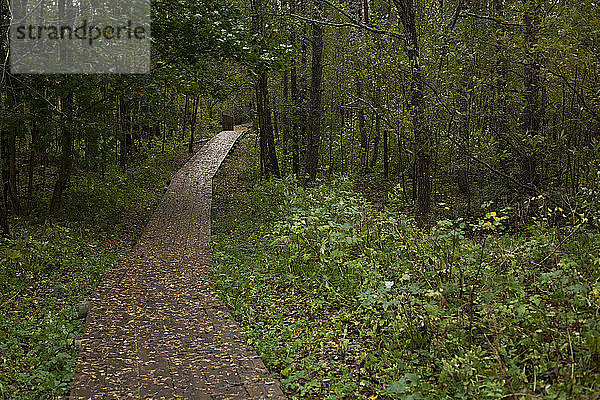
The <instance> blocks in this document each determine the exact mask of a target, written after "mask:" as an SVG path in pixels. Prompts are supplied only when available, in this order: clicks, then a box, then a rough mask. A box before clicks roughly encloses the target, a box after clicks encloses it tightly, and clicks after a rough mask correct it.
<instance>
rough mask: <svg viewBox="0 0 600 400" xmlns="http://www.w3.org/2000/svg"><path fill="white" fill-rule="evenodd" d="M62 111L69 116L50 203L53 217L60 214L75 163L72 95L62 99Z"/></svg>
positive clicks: (63, 131)
mask: <svg viewBox="0 0 600 400" xmlns="http://www.w3.org/2000/svg"><path fill="white" fill-rule="evenodd" d="M61 110H62V112H63V113H64V114H65V115H66V116H67V119H66V120H65V121H64V123H63V127H62V129H61V132H62V154H61V157H60V169H59V172H58V178H57V180H56V184H55V185H54V192H53V193H52V200H51V202H50V214H52V215H57V214H58V213H59V212H60V207H61V203H62V198H63V193H64V191H65V189H66V188H67V183H68V182H69V178H70V176H71V166H72V163H73V132H72V130H73V128H72V126H71V124H72V123H73V121H72V120H71V118H70V117H71V115H72V110H73V94H72V93H71V94H69V95H67V96H65V97H64V98H63V99H62V104H61Z"/></svg>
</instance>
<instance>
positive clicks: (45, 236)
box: [0, 149, 182, 400]
mask: <svg viewBox="0 0 600 400" xmlns="http://www.w3.org/2000/svg"><path fill="white" fill-rule="evenodd" d="M181 161H182V158H181V157H180V156H179V155H178V152H176V151H170V152H169V153H167V154H165V155H162V154H161V153H160V150H159V149H156V151H155V152H154V153H151V154H148V157H147V158H146V159H145V160H144V161H140V162H138V163H137V164H135V165H130V166H129V167H128V168H127V170H126V171H121V170H120V169H119V168H117V167H115V168H112V169H111V170H109V171H108V172H107V173H106V174H105V176H104V177H102V176H99V175H96V174H92V173H83V172H77V174H76V175H75V176H73V178H72V184H71V187H70V188H69V190H68V192H67V193H66V198H65V203H64V207H63V210H64V211H63V214H62V215H61V217H60V219H57V220H55V221H54V222H49V221H50V220H49V219H48V218H47V217H46V216H44V215H43V213H41V212H40V211H39V210H38V211H37V212H36V213H34V214H33V215H35V217H33V216H32V217H22V218H20V219H14V220H12V221H11V225H12V226H11V228H12V233H13V236H12V237H11V239H0V304H1V308H0V399H2V400H5V399H6V400H8V399H15V400H16V399H19V400H27V399H54V398H57V397H58V396H63V395H66V394H68V392H69V389H70V385H71V381H72V378H73V372H74V368H75V364H76V361H77V348H76V339H77V337H78V336H79V335H81V333H82V332H83V329H84V324H85V322H84V320H83V319H80V318H78V315H77V314H78V312H77V310H78V304H79V302H80V301H81V300H83V299H84V298H86V297H88V296H89V295H90V294H91V293H92V292H93V291H94V289H95V288H96V287H97V285H98V283H99V282H100V280H101V279H102V277H103V276H104V275H105V274H106V272H108V271H109V270H110V269H111V268H112V267H113V266H114V265H115V264H116V263H117V262H118V261H119V260H120V259H121V258H122V257H123V256H124V255H125V254H126V253H127V252H128V251H129V249H130V248H131V246H132V245H133V243H134V242H135V240H136V238H137V236H138V234H139V233H140V232H141V228H142V227H143V225H144V223H145V221H147V219H148V218H149V216H150V215H151V212H152V210H153V209H154V206H155V205H156V204H157V202H158V201H159V200H160V198H161V196H162V194H163V187H164V185H165V182H166V181H167V180H168V179H169V177H170V176H171V175H172V173H173V171H174V170H175V169H176V168H177V166H178V165H179V164H181ZM49 194H51V192H48V191H43V190H42V191H40V192H39V193H37V194H36V199H35V200H36V201H35V202H34V203H33V206H34V207H35V206H38V207H42V205H44V204H48V198H47V196H48V195H49Z"/></svg>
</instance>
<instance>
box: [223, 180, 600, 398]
mask: <svg viewBox="0 0 600 400" xmlns="http://www.w3.org/2000/svg"><path fill="white" fill-rule="evenodd" d="M350 188H351V186H350V185H349V183H348V182H347V181H344V180H341V181H337V182H334V183H333V184H330V185H321V186H319V187H316V188H308V189H307V188H301V187H298V186H297V185H296V184H295V183H294V182H286V181H273V182H266V183H261V184H260V185H258V186H257V187H255V188H254V189H253V190H251V191H250V192H249V193H247V194H246V195H244V197H243V202H241V204H240V205H239V206H238V207H239V208H235V209H234V210H232V211H231V212H230V213H229V214H226V217H225V219H223V220H221V219H217V220H216V221H215V232H216V238H215V240H214V248H215V256H216V259H217V260H218V267H216V268H215V270H214V279H215V282H216V286H217V288H218V290H219V293H220V295H221V296H222V298H223V299H224V301H225V302H226V303H227V304H228V305H229V306H230V308H231V309H232V311H233V313H234V314H235V315H236V317H237V318H238V319H241V320H242V321H243V323H244V325H245V327H246V335H247V338H248V341H249V343H252V344H253V345H254V346H255V348H256V349H257V351H258V352H259V353H260V354H261V355H262V356H263V357H264V359H265V361H266V363H267V364H268V365H269V366H270V367H271V368H272V370H273V371H275V372H276V373H277V374H279V375H280V376H281V378H282V382H283V384H284V386H285V388H286V390H288V391H289V392H291V393H292V394H293V398H302V399H322V398H369V397H370V396H378V398H380V399H381V398H392V399H420V398H427V399H458V398H464V399H471V398H486V399H501V398H507V397H512V396H513V394H514V396H516V398H550V399H567V398H568V399H584V398H590V397H592V398H593V395H597V394H598V393H600V387H599V386H598V382H599V381H600V364H599V361H600V354H599V353H598V349H599V343H600V339H599V336H598V334H599V328H600V327H599V325H598V322H597V321H598V312H599V311H600V310H599V307H598V304H600V286H599V285H600V282H599V281H598V276H599V274H598V272H599V268H600V267H599V266H600V262H599V261H598V260H599V259H600V257H599V254H600V251H599V248H598V243H600V240H599V239H600V237H599V236H598V234H597V233H594V232H593V231H591V230H590V229H588V228H586V227H584V229H582V230H576V229H578V227H577V226H575V227H564V228H561V229H558V228H550V227H548V225H547V223H546V222H543V221H542V222H537V223H535V224H533V225H532V226H531V227H530V229H529V232H528V233H527V234H526V235H515V234H511V233H506V232H504V233H503V231H504V229H503V226H504V223H505V222H506V221H507V220H508V219H509V218H510V217H511V213H512V211H511V210H510V209H506V210H498V209H495V207H494V205H493V204H492V203H486V204H484V206H483V208H482V211H481V213H480V215H479V217H477V218H473V219H472V220H465V219H456V220H442V221H439V222H438V223H437V224H436V226H434V227H433V228H432V229H431V230H429V231H420V230H417V229H416V228H415V225H414V221H412V220H411V219H410V218H408V217H405V216H403V215H402V214H399V213H397V212H396V211H393V210H391V209H384V210H381V211H376V210H374V209H373V208H372V207H371V205H370V204H369V203H368V202H367V201H366V200H364V199H363V198H362V197H361V196H360V195H357V194H356V193H354V192H352V191H351V189H350ZM218 201H219V199H217V205H216V207H217V208H218V207H219V205H218V204H219V203H218ZM273 206H275V207H273ZM271 207H273V208H272V209H270V208H271ZM242 210H252V212H251V213H240V211H242ZM227 218H236V219H237V221H236V224H238V225H239V226H240V228H239V229H236V228H235V224H231V223H228V222H227ZM223 226H227V230H226V231H224V230H222V227H223ZM569 234H572V235H571V236H569ZM232 238H233V241H232ZM565 238H567V239H565ZM561 243H562V245H561ZM555 249H556V251H555V252H554V253H553V251H554V250H555ZM548 255H550V256H549V257H548ZM371 398H375V397H371Z"/></svg>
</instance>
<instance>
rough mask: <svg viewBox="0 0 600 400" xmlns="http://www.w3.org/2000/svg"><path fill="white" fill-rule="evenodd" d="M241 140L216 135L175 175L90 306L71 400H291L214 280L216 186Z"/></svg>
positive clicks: (233, 134) (228, 133)
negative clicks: (217, 177) (216, 178)
mask: <svg viewBox="0 0 600 400" xmlns="http://www.w3.org/2000/svg"><path fill="white" fill-rule="evenodd" d="M243 133H244V131H243V128H241V127H236V130H235V131H225V132H221V133H219V134H218V135H217V136H215V137H214V138H213V139H211V140H210V141H209V142H208V143H207V144H206V145H205V146H204V147H203V148H202V149H201V150H200V151H198V152H197V153H196V154H195V155H194V156H193V157H192V159H191V160H190V161H189V162H188V163H187V164H186V165H185V166H184V167H183V168H182V169H181V170H180V171H179V172H178V173H177V174H176V175H175V177H174V178H173V179H172V181H171V185H170V186H169V188H168V190H167V192H166V193H165V195H164V197H163V199H162V202H161V204H160V205H159V207H158V208H157V210H156V212H155V213H154V215H153V217H152V219H151V221H150V222H149V224H148V226H147V227H146V230H145V232H144V234H143V235H142V237H141V239H140V240H139V242H138V244H137V245H136V247H135V248H134V250H133V251H132V253H131V254H130V255H129V256H128V257H127V258H126V259H125V260H124V261H123V262H122V263H121V264H120V265H119V266H118V267H116V268H115V269H113V270H112V272H111V273H110V274H109V275H108V276H107V277H106V279H105V280H104V281H103V282H102V283H101V284H100V286H99V287H98V289H97V291H96V293H95V294H94V296H93V297H92V298H91V299H90V304H91V305H90V311H89V314H88V317H87V325H86V330H85V334H84V337H83V340H82V346H81V350H80V354H79V362H78V364H77V368H76V372H75V378H74V382H73V387H72V390H71V396H70V398H72V399H199V400H200V399H212V400H217V399H267V398H268V399H285V396H284V395H283V393H282V391H281V389H280V386H279V382H277V381H276V380H274V379H272V378H271V376H270V374H269V372H268V371H267V369H266V368H265V366H264V364H263V362H262V361H261V360H260V358H259V357H258V356H257V355H256V353H255V352H254V350H253V349H252V348H251V347H250V346H248V345H247V344H246V342H245V341H244V340H243V338H242V334H241V329H240V327H239V326H238V324H237V323H236V322H235V321H234V320H233V318H232V317H231V315H230V314H229V313H228V311H227V310H226V308H225V307H224V306H222V305H221V304H220V303H219V302H218V300H217V299H215V296H214V293H213V288H212V285H211V283H210V278H209V276H208V269H209V265H210V263H211V257H210V249H209V242H210V205H211V194H212V178H213V176H214V174H215V173H216V172H217V170H218V168H219V166H220V165H221V163H222V162H223V160H224V159H225V157H226V155H227V154H228V153H229V151H230V150H231V148H232V147H233V145H234V144H235V142H236V141H237V140H238V139H239V137H240V136H241V135H242V134H243Z"/></svg>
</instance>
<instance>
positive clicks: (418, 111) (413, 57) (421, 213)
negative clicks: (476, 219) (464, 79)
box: [394, 0, 432, 226]
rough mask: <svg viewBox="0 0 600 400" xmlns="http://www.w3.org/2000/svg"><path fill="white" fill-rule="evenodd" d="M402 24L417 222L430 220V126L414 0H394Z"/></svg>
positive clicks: (423, 222) (422, 222)
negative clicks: (411, 134) (424, 92)
mask: <svg viewBox="0 0 600 400" xmlns="http://www.w3.org/2000/svg"><path fill="white" fill-rule="evenodd" d="M394 4H395V5H396V8H397V9H398V15H399V17H400V21H401V23H402V25H403V33H404V42H405V47H404V51H405V52H406V55H407V57H408V61H409V64H410V79H411V82H410V95H409V99H408V102H409V106H410V114H411V116H412V125H413V134H414V151H415V169H416V171H415V174H416V177H415V178H416V183H417V188H416V197H417V198H416V210H415V213H416V216H417V223H418V224H419V226H425V225H426V224H427V223H428V222H429V214H430V213H431V183H432V182H431V128H430V127H429V125H428V123H427V120H426V116H425V108H426V107H425V98H424V94H423V86H424V84H423V75H422V73H421V63H420V60H419V40H418V36H417V26H416V21H415V9H414V7H413V0H394Z"/></svg>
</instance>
